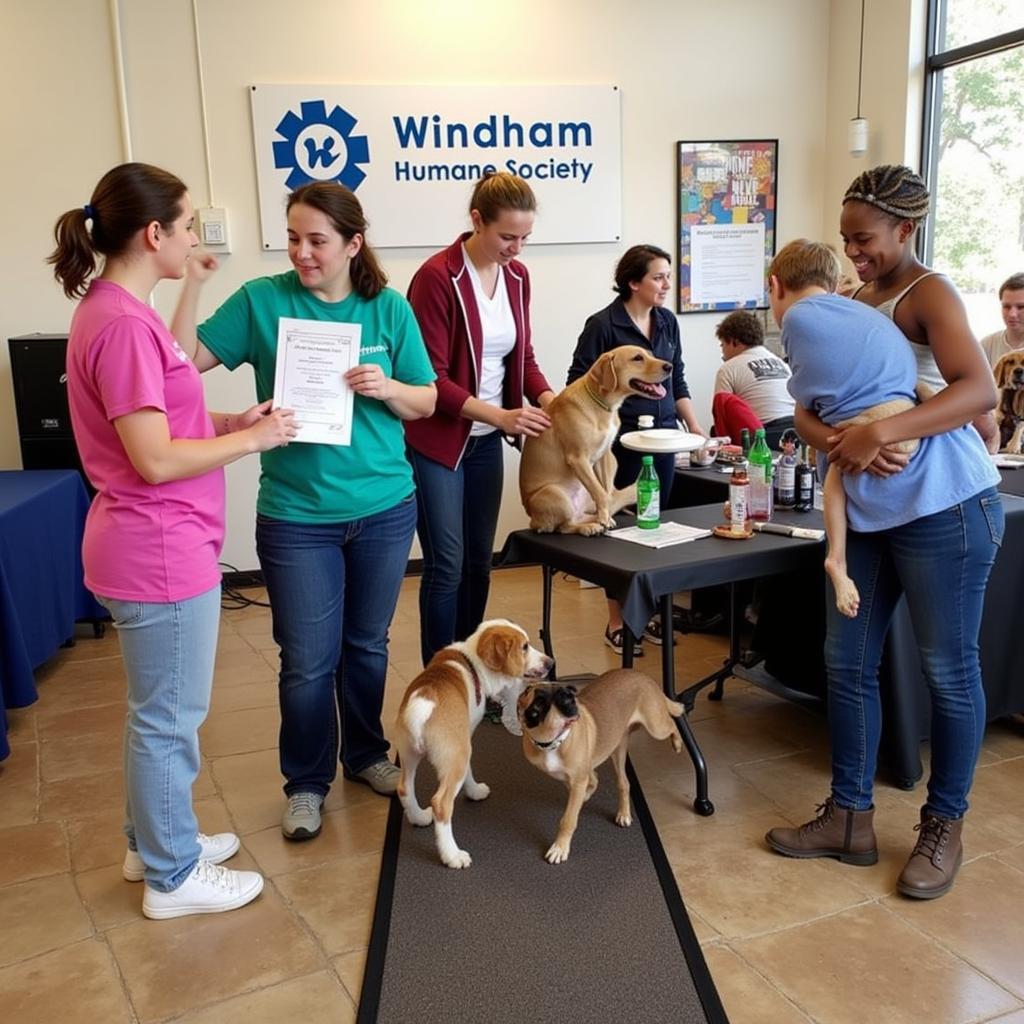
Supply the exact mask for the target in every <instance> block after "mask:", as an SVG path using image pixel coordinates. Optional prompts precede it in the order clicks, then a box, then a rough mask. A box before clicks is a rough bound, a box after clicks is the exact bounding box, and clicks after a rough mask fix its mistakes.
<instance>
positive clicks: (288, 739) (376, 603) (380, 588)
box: [256, 495, 416, 796]
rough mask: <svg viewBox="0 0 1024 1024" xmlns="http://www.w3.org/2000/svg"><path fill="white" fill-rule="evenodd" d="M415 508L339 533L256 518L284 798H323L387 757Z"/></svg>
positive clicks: (409, 504)
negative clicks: (274, 650) (391, 643)
mask: <svg viewBox="0 0 1024 1024" xmlns="http://www.w3.org/2000/svg"><path fill="white" fill-rule="evenodd" d="M415 526H416V498H415V495H410V496H409V497H408V498H406V499H404V500H403V501H400V502H399V503H398V504H397V505H395V506H393V507H392V508H389V509H386V510H385V511H384V512H378V513H377V514H376V515H372V516H367V517H366V518H365V519H354V520H352V521H351V522H347V523H292V522H286V521H284V520H280V519H270V518H268V517H266V516H257V517H256V551H257V553H258V555H259V559H260V565H261V566H262V568H263V578H264V581H265V582H266V584H267V593H268V595H269V596H270V608H271V613H272V615H273V629H274V640H275V641H276V642H277V644H278V646H279V647H280V648H281V675H280V681H279V687H278V696H279V699H280V704H281V734H280V757H281V774H282V775H283V776H284V777H285V784H284V791H285V793H286V794H288V795H291V794H292V793H298V792H310V793H319V794H320V795H321V796H326V795H327V792H328V790H330V788H331V783H332V782H333V781H334V777H335V775H336V773H337V765H338V756H339V749H338V745H339V729H338V718H339V713H340V718H341V731H340V743H341V750H340V755H341V762H342V764H343V765H344V768H345V771H346V772H347V773H348V774H349V775H354V774H355V773H357V772H361V771H362V770H363V769H364V768H366V767H368V766H369V765H371V764H373V763H374V762H376V761H380V760H381V759H382V758H384V757H386V756H387V752H388V741H387V740H386V739H385V738H384V733H383V731H382V729H381V724H380V712H381V707H382V706H383V703H384V683H385V680H386V678H387V671H388V626H390V624H391V619H392V617H393V616H394V613H395V605H396V603H397V602H398V591H399V588H400V587H401V585H402V576H403V574H404V573H405V569H406V565H407V563H408V558H409V547H410V545H411V544H412V536H413V530H414V529H415Z"/></svg>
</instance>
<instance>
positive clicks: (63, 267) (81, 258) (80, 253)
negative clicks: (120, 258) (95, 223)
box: [46, 209, 96, 299]
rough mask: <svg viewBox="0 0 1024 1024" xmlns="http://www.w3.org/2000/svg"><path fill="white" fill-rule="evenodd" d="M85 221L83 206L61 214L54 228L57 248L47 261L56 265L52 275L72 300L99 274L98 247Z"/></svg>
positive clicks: (82, 292)
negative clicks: (97, 269)
mask: <svg viewBox="0 0 1024 1024" xmlns="http://www.w3.org/2000/svg"><path fill="white" fill-rule="evenodd" d="M86 220H87V218H86V215H85V210H84V209H77V210H68V212H67V213H63V214H61V216H60V217H59V219H58V220H57V224H56V226H55V227H54V229H53V234H54V238H55V239H56V242H57V248H56V249H54V250H53V252H52V253H51V255H50V256H49V257H48V258H47V261H46V262H47V263H52V264H53V276H54V277H55V278H57V280H58V281H59V282H60V285H61V287H62V288H63V289H64V294H65V295H66V296H67V297H68V298H69V299H77V298H81V296H82V295H84V294H85V288H86V282H87V281H88V279H89V278H90V277H91V276H92V275H93V274H94V273H96V250H95V249H94V248H93V245H92V239H91V238H90V237H89V229H88V228H87V227H86Z"/></svg>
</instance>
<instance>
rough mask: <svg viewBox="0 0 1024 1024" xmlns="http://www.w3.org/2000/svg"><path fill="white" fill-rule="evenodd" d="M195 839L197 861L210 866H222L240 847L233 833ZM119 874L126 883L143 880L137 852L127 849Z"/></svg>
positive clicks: (142, 867)
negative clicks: (197, 853)
mask: <svg viewBox="0 0 1024 1024" xmlns="http://www.w3.org/2000/svg"><path fill="white" fill-rule="evenodd" d="M196 839H197V840H198V841H199V859H200V860H208V861H209V862H210V863H211V864H222V863H223V862H224V861H226V860H227V859H228V858H229V857H234V855H235V854H236V853H238V848H239V846H241V843H240V842H239V841H238V836H236V835H235V833H234V832H218V833H217V834H216V835H212V836H206V835H203V833H202V832H200V833H199V834H198V835H197V836H196ZM121 874H122V875H124V877H125V880H126V881H128V882H141V881H142V879H143V878H145V876H146V865H145V864H143V863H142V857H140V856H139V851H138V850H133V849H132V848H131V847H129V848H128V850H127V851H126V852H125V855H124V864H123V865H122V866H121Z"/></svg>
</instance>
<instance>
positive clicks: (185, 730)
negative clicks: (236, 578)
mask: <svg viewBox="0 0 1024 1024" xmlns="http://www.w3.org/2000/svg"><path fill="white" fill-rule="evenodd" d="M55 235H56V241H57V247H56V249H55V250H54V252H53V254H52V255H51V256H50V258H49V262H50V263H52V264H53V266H54V275H55V276H56V278H57V280H58V281H59V282H60V284H61V286H62V287H63V289H64V293H65V295H67V296H68V298H77V297H82V301H81V302H80V303H79V304H78V308H77V309H76V310H75V313H74V317H73V318H72V321H71V331H70V335H69V338H68V351H67V375H68V402H69V404H70V406H71V421H72V425H73V427H74V432H75V440H76V442H77V444H78V450H79V454H80V456H81V459H82V464H83V466H84V467H85V471H86V473H87V474H88V476H89V479H90V481H91V482H92V484H93V486H94V487H95V488H96V492H97V493H96V497H95V499H94V500H93V503H92V506H91V507H90V509H89V515H88V519H87V520H86V528H85V539H84V541H83V545H82V551H83V560H84V563H85V582H86V585H87V586H88V587H89V588H90V589H91V590H92V591H93V592H94V593H95V594H96V596H97V598H98V599H99V601H100V602H101V603H102V604H103V605H104V606H105V607H106V608H107V609H108V610H109V611H110V613H111V616H112V617H113V620H114V625H115V626H116V627H117V631H118V638H119V640H120V644H121V653H122V655H123V659H124V667H125V674H126V676H127V679H128V718H127V722H126V726H125V730H126V731H125V790H126V794H127V813H126V822H125V834H126V835H127V837H128V852H127V854H126V856H125V862H124V868H123V871H124V876H125V878H127V879H128V880H129V881H141V880H142V879H145V882H146V885H145V894H144V896H143V902H142V912H143V913H144V914H145V915H146V916H147V917H153V918H168V917H181V916H184V915H185V914H196V913H215V912H218V911H223V910H233V909H235V908H236V907H241V906H243V905H244V904H246V903H248V902H249V901H250V900H253V899H255V898H256V896H258V895H259V893H260V891H261V890H262V888H263V878H262V876H260V875H259V874H257V873H256V872H254V871H230V870H228V869H227V868H224V867H220V866H219V865H220V862H221V861H224V860H227V859H228V857H230V856H232V855H233V854H234V853H235V852H236V851H237V850H238V847H239V841H238V837H237V836H235V835H233V834H231V833H222V834H220V835H214V836H204V835H202V834H201V833H200V832H199V831H198V826H197V823H196V817H195V814H194V812H193V810H192V784H193V782H194V781H195V778H196V775H197V774H198V772H199V740H198V730H199V726H200V725H201V724H202V722H203V720H204V719H205V717H206V712H207V709H208V707H209V702H210V688H211V685H212V682H213V664H214V656H215V653H216V647H217V630H218V626H219V620H220V570H219V567H218V558H219V555H220V549H221V544H222V541H223V535H224V474H223V470H222V468H221V467H223V466H225V465H226V464H227V463H229V462H234V461H235V460H236V459H239V458H241V457H242V456H243V455H247V454H249V453H251V452H260V451H266V450H267V449H269V448H276V447H277V446H278V445H281V444H287V443H288V440H289V438H291V437H294V436H295V431H296V428H295V426H294V423H293V417H292V414H291V413H290V412H288V411H281V410H279V411H276V412H270V403H269V402H267V403H264V404H262V405H257V406H254V407H253V408H251V409H249V410H247V411H246V412H244V413H239V414H237V415H224V414H218V413H213V414H210V413H208V412H207V411H206V404H205V402H204V400H203V389H202V384H201V383H200V380H199V374H198V372H197V371H196V369H195V367H194V366H193V364H192V361H191V360H190V359H189V358H188V357H187V356H186V355H185V353H184V352H182V350H181V349H180V348H179V347H178V345H177V343H176V342H175V340H174V338H173V337H172V336H171V334H170V332H169V331H168V329H167V327H166V326H165V325H164V323H163V321H162V320H161V319H160V317H159V316H158V315H157V314H156V312H155V311H154V310H153V309H152V308H150V306H148V305H147V304H146V298H147V296H148V295H149V294H150V292H151V291H152V290H153V288H154V287H155V286H156V284H157V282H158V281H162V280H165V279H168V278H170V279H179V278H181V277H183V276H184V274H185V267H186V264H187V262H188V260H189V257H190V254H191V250H192V248H193V247H194V246H195V245H197V244H198V242H197V239H196V236H195V235H194V234H193V232H192V202H191V200H190V199H189V196H188V193H187V192H186V190H185V186H184V184H183V183H182V182H181V181H179V180H178V178H176V177H175V176H174V175H172V174H169V173H167V172H166V171H162V170H160V169H159V168H157V167H151V166H149V165H148V164H140V163H129V164H122V165H121V166H119V167H115V168H114V169H113V170H111V171H109V172H108V173H107V174H105V175H104V176H103V178H101V179H100V182H99V184H98V185H97V186H96V188H95V190H94V191H93V194H92V198H91V199H90V200H89V202H88V203H87V204H86V205H85V206H84V207H82V208H80V209H76V210H70V211H68V212H67V213H65V214H63V215H62V216H61V217H60V219H59V220H58V221H57V226H56V228H55ZM98 257H103V260H102V270H101V272H100V273H99V276H97V277H95V278H94V279H93V280H92V281H91V282H90V280H89V279H90V278H92V277H93V275H94V273H95V272H96V269H97V261H98Z"/></svg>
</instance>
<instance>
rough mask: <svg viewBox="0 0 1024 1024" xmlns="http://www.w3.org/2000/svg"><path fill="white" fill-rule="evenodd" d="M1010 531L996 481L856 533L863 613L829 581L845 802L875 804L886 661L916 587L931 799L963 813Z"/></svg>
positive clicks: (836, 787)
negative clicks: (996, 567)
mask: <svg viewBox="0 0 1024 1024" xmlns="http://www.w3.org/2000/svg"><path fill="white" fill-rule="evenodd" d="M1002 539H1003V505H1002V500H1001V499H1000V497H999V495H998V494H997V493H996V492H995V490H993V489H989V490H986V491H982V492H981V493H980V494H976V495H975V496H974V497H973V498H969V499H968V500H967V501H964V502H962V503H961V504H959V505H954V506H953V507H952V508H948V509H946V510H945V511H943V512H938V513H936V514H935V515H931V516H924V517H922V518H921V519H916V520H914V521H913V522H910V523H907V524H905V525H904V526H899V527H896V528H894V529H891V530H882V531H880V532H878V533H856V532H854V531H853V530H851V531H850V532H849V535H848V538H847V567H848V571H849V574H850V578H851V579H852V580H853V581H854V583H856V584H857V589H858V590H859V591H860V612H859V614H858V615H857V617H856V618H855V619H850V618H847V617H846V616H845V615H842V614H841V613H840V612H839V611H838V610H837V609H836V605H835V593H834V592H833V589H832V586H831V583H830V584H829V587H828V634H827V638H826V641H825V664H826V665H827V667H828V697H829V710H828V714H829V732H830V734H831V739H832V796H833V799H834V800H835V802H836V803H837V804H838V805H839V806H840V807H845V808H848V809H851V810H858V811H861V810H867V809H868V808H869V807H871V792H872V781H873V779H874V775H875V763H876V760H877V755H878V741H879V736H880V733H881V724H882V723H881V717H882V716H881V701H880V697H879V690H878V666H879V662H880V661H881V656H882V644H883V641H884V640H885V634H886V632H887V630H888V628H889V622H890V620H891V618H892V615H893V611H894V610H895V607H896V603H897V602H898V600H899V598H900V595H901V594H904V593H905V594H906V596H907V605H908V606H909V609H910V618H911V622H912V623H913V627H914V637H915V639H916V640H917V646H918V650H919V652H920V655H921V664H922V667H923V669H924V675H925V679H926V681H927V684H928V689H929V692H930V695H931V705H932V731H931V748H932V758H931V775H930V776H929V779H928V797H927V803H926V807H927V808H928V810H929V811H930V812H931V813H932V814H935V815H938V816H939V817H941V818H960V817H963V814H964V812H965V811H966V810H967V794H968V793H969V792H970V788H971V781H972V778H973V775H974V765H975V762H976V761H977V759H978V751H979V750H980V748H981V740H982V736H983V734H984V731H985V691H984V690H983V689H982V685H981V665H980V661H979V655H978V631H979V629H980V628H981V613H982V606H983V604H984V600H985V585H986V583H987V582H988V576H989V572H990V571H991V569H992V563H993V562H994V561H995V557H996V551H997V549H998V547H999V545H1000V544H1001V543H1002ZM896 685H899V681H897V682H896Z"/></svg>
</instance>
